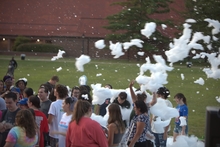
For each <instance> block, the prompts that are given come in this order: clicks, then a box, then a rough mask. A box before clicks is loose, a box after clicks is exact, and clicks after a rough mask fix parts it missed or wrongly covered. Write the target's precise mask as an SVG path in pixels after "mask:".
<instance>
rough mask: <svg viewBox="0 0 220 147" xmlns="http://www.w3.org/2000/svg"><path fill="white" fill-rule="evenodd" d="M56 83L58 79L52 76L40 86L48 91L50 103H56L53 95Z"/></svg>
mask: <svg viewBox="0 0 220 147" xmlns="http://www.w3.org/2000/svg"><path fill="white" fill-rule="evenodd" d="M58 82H59V77H58V76H52V77H51V78H50V80H49V81H47V82H46V83H45V84H42V85H44V86H47V87H48V89H49V91H50V95H49V99H50V100H51V101H52V102H54V101H56V97H55V95H54V88H55V86H56V84H57V83H58Z"/></svg>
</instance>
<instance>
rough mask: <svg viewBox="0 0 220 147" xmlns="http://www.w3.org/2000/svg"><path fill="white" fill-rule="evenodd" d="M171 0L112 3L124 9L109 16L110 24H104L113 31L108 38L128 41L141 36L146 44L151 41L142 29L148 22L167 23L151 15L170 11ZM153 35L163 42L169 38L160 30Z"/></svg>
mask: <svg viewBox="0 0 220 147" xmlns="http://www.w3.org/2000/svg"><path fill="white" fill-rule="evenodd" d="M170 2H171V1H167V0H127V1H124V2H116V3H113V4H112V5H119V6H121V7H122V10H121V11H120V12H119V13H117V14H114V15H111V16H108V17H107V20H108V22H109V24H108V25H107V26H104V28H106V29H108V30H111V31H112V33H111V34H108V35H107V36H106V39H107V40H112V41H119V42H126V41H130V40H131V39H135V38H139V39H142V40H144V41H145V43H144V44H149V43H151V41H150V39H147V38H146V37H144V36H143V35H142V34H141V32H140V30H141V29H143V28H144V26H145V24H146V23H147V22H155V23H156V24H157V25H161V24H163V23H165V22H163V21H160V20H156V19H152V18H150V17H149V15H152V14H155V13H166V12H169V3H170ZM167 22H169V23H171V21H169V20H167ZM151 37H152V38H153V37H155V38H157V41H158V42H161V43H162V42H165V43H167V42H168V38H166V37H164V36H163V35H161V34H160V33H159V32H158V31H156V32H155V33H154V34H153V35H152V36H151ZM152 45H155V44H152ZM144 46H145V45H144ZM155 47H158V46H155ZM145 49H148V48H145Z"/></svg>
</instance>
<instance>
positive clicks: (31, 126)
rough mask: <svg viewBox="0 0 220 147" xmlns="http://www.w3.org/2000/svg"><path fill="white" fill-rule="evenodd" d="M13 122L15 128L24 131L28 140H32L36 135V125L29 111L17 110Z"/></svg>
mask: <svg viewBox="0 0 220 147" xmlns="http://www.w3.org/2000/svg"><path fill="white" fill-rule="evenodd" d="M15 120H16V121H15V122H16V125H17V126H19V127H21V128H24V129H25V133H26V136H27V137H28V138H34V136H35V135H36V134H37V130H36V129H37V124H36V122H35V120H34V116H33V114H32V113H31V112H30V110H27V109H24V110H19V111H18V113H17V114H16V117H15Z"/></svg>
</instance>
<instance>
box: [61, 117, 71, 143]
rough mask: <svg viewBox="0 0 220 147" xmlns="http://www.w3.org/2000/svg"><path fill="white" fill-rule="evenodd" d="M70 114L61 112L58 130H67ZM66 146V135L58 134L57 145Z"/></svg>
mask: <svg viewBox="0 0 220 147" xmlns="http://www.w3.org/2000/svg"><path fill="white" fill-rule="evenodd" d="M71 118H72V115H69V116H67V115H66V113H64V114H63V116H62V118H61V120H60V123H59V127H58V128H59V132H67V129H68V126H69V123H70V121H71ZM64 146H66V136H63V135H59V145H58V147H64Z"/></svg>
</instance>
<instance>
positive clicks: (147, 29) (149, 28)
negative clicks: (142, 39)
mask: <svg viewBox="0 0 220 147" xmlns="http://www.w3.org/2000/svg"><path fill="white" fill-rule="evenodd" d="M155 30H156V23H154V22H150V23H146V24H145V26H144V29H142V30H141V34H142V35H144V36H146V37H147V38H150V36H151V35H152V34H153V33H154V32H155Z"/></svg>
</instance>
